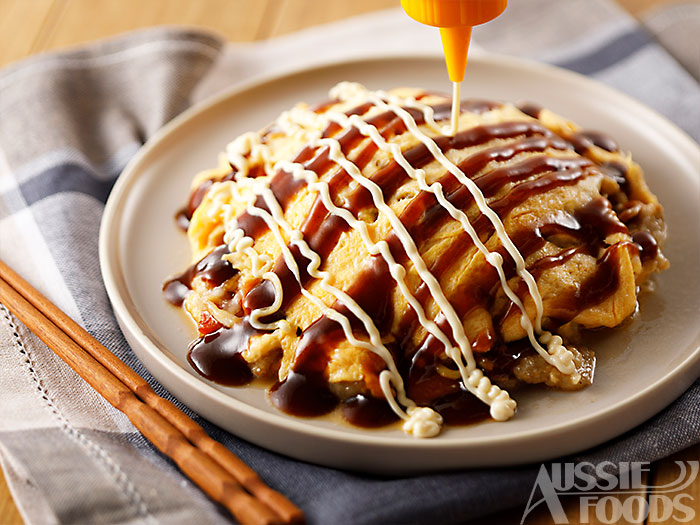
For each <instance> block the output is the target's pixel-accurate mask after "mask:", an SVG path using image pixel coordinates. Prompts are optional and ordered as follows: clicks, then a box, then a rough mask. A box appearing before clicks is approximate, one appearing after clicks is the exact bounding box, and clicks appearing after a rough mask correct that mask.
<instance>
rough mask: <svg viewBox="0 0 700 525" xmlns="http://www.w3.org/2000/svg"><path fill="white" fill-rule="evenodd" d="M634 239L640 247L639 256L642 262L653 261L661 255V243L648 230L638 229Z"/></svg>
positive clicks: (633, 236) (633, 235)
mask: <svg viewBox="0 0 700 525" xmlns="http://www.w3.org/2000/svg"><path fill="white" fill-rule="evenodd" d="M632 240H633V241H634V243H635V244H636V245H637V246H638V248H639V257H640V258H641V259H642V263H645V262H647V261H653V260H654V259H656V257H657V256H658V255H659V243H658V242H656V239H655V238H654V236H653V235H652V234H651V233H649V232H646V231H638V232H635V233H634V234H632Z"/></svg>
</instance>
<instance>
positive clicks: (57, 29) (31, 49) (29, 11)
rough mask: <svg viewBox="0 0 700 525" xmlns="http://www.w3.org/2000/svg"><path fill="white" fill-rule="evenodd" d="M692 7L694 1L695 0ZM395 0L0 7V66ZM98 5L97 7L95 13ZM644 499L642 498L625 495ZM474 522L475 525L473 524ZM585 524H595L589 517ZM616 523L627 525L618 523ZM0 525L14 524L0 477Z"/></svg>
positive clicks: (337, 13)
mask: <svg viewBox="0 0 700 525" xmlns="http://www.w3.org/2000/svg"><path fill="white" fill-rule="evenodd" d="M677 1H678V0H619V2H620V3H621V4H622V5H623V6H624V7H625V8H626V9H628V10H629V11H630V12H631V13H632V14H634V15H635V16H640V15H643V14H644V12H645V11H646V10H648V9H651V8H654V7H656V6H659V5H662V4H671V3H674V2H677ZM698 1H700V0H698ZM398 3H399V1H398V0H352V1H347V0H100V1H99V2H96V1H95V0H0V35H2V36H1V37H0V38H1V45H0V67H1V66H4V65H5V64H8V63H10V62H12V61H15V60H18V59H21V58H23V57H26V56H28V55H31V54H34V53H40V52H42V51H48V50H54V49H61V48H65V47H67V46H71V45H75V44H80V43H83V42H88V41H90V40H94V39H96V38H103V37H107V36H110V35H114V34H116V33H120V32H123V31H128V30H131V29H136V28H140V27H146V26H152V25H158V24H186V25H194V26H201V27H206V28H209V29H213V30H215V31H218V32H220V33H221V34H223V35H226V37H227V38H228V39H229V40H231V41H236V42H240V41H251V40H261V39H265V38H270V37H273V36H278V35H281V34H284V33H289V32H292V31H296V30H298V29H302V28H304V27H308V26H312V25H316V24H322V23H324V22H330V21H333V20H338V19H341V18H345V17H348V16H352V15H356V14H360V13H365V12H368V11H374V10H377V9H383V8H387V7H394V6H396V5H398ZM98 5H99V8H98ZM698 459H700V445H698V446H694V447H691V448H689V449H687V450H685V451H682V452H680V453H679V454H677V455H675V456H673V457H671V458H667V459H665V460H662V461H658V462H656V463H654V464H652V465H651V472H650V473H649V474H648V475H647V476H646V477H647V483H648V484H649V485H663V484H664V483H668V482H671V481H673V480H674V479H675V478H676V476H677V475H678V468H677V466H676V465H675V463H674V460H698ZM685 492H686V493H687V494H689V495H690V496H691V497H692V498H693V500H692V501H690V502H689V501H686V504H688V505H689V506H690V507H691V508H694V509H695V512H696V514H697V517H696V520H698V521H696V522H695V523H700V512H699V511H700V505H699V503H698V501H699V500H700V476H699V477H698V479H696V480H695V483H694V484H693V485H691V486H690V487H688V488H687V489H685ZM639 495H641V496H643V497H645V498H649V496H650V495H651V494H649V493H647V491H642V492H641V493H640V492H636V493H635V492H631V493H629V495H626V496H623V497H622V498H621V500H622V501H624V499H626V498H629V497H633V496H639ZM544 507H545V506H544V505H541V506H540V509H539V512H538V510H536V511H534V512H533V513H532V514H531V515H530V516H528V519H527V520H526V523H528V524H545V523H551V522H552V519H551V517H550V515H549V513H548V511H547V509H546V508H544ZM564 510H565V511H566V514H567V516H568V518H569V522H570V523H572V524H573V523H578V522H579V521H578V520H579V516H580V515H579V501H578V498H575V497H569V498H568V499H564ZM522 512H523V509H515V510H513V511H512V512H505V513H502V514H500V515H498V516H494V517H490V518H489V519H488V520H484V521H483V523H484V524H486V523H520V519H521V516H522ZM479 523H481V522H479ZM588 523H599V522H598V521H596V518H595V515H593V516H591V521H589V522H588ZM621 523H627V522H625V521H623V522H621ZM0 524H1V525H18V524H19V525H21V524H22V519H21V517H20V516H19V513H18V512H17V509H16V507H15V505H14V502H13V500H12V497H11V495H10V493H9V491H8V488H7V485H6V483H5V479H4V477H3V475H2V472H0Z"/></svg>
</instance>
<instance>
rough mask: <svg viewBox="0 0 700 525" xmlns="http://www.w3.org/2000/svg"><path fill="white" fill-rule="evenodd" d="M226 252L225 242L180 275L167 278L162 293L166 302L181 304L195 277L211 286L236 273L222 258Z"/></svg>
mask: <svg viewBox="0 0 700 525" xmlns="http://www.w3.org/2000/svg"><path fill="white" fill-rule="evenodd" d="M227 253H229V251H228V246H226V245H225V244H222V245H221V246H217V247H216V248H214V249H213V250H212V251H211V252H209V254H207V255H206V256H205V257H203V258H202V259H201V260H200V261H199V262H197V263H195V264H193V265H192V266H190V267H189V268H187V270H185V271H184V272H182V273H181V274H180V275H178V276H176V277H173V278H172V279H168V280H167V281H166V282H165V284H163V295H164V296H165V298H166V299H167V300H168V302H170V303H171V304H174V305H175V306H182V302H183V301H184V300H185V297H186V296H187V294H188V293H189V292H190V290H191V289H192V281H193V280H194V278H195V277H201V278H202V279H204V280H205V281H207V282H208V283H210V284H211V285H212V287H217V286H220V285H221V284H223V283H224V282H226V281H228V280H229V279H230V278H231V277H233V276H234V275H236V274H237V273H238V270H236V269H235V268H234V267H233V266H231V263H229V262H228V261H226V260H224V259H222V257H223V256H224V255H225V254H227Z"/></svg>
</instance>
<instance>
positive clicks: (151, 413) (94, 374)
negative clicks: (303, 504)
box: [0, 261, 304, 524]
mask: <svg viewBox="0 0 700 525" xmlns="http://www.w3.org/2000/svg"><path fill="white" fill-rule="evenodd" d="M0 302H1V303H2V304H4V305H5V306H6V307H7V309H8V310H10V311H11V312H12V313H13V314H14V315H15V316H16V317H17V318H18V319H19V320H20V321H22V322H23V323H24V324H25V325H26V326H27V328H29V329H30V330H31V331H32V332H34V333H35V334H36V335H37V336H38V337H39V339H41V340H42V341H43V342H44V343H46V345H47V346H48V347H49V348H51V350H53V351H54V352H55V353H56V354H57V355H58V356H59V357H60V358H61V359H62V360H63V361H65V362H66V364H68V366H70V367H71V368H72V369H73V370H75V371H76V372H77V373H78V375H80V377H82V378H83V379H84V380H85V381H86V382H87V383H88V384H89V385H90V386H91V387H92V388H94V389H95V390H96V391H97V392H98V393H99V394H100V395H102V396H103V397H104V398H105V399H106V400H107V401H108V402H109V403H110V404H111V405H112V406H114V407H115V408H116V409H118V410H121V411H122V412H124V414H126V416H127V417H128V418H129V419H130V420H131V422H132V423H133V424H134V426H135V427H136V428H137V429H138V430H139V431H140V432H141V433H142V434H143V435H144V436H145V437H146V439H148V440H149V441H150V442H151V443H153V444H154V445H155V446H156V447H157V448H158V449H159V450H160V451H161V452H163V453H164V454H165V455H167V456H168V457H170V458H171V459H172V460H173V461H175V463H176V464H177V466H178V467H180V469H181V470H182V471H183V472H184V473H185V474H186V475H187V477H189V478H190V479H191V480H192V481H193V482H194V483H196V484H197V485H198V486H199V487H200V488H201V489H202V490H203V491H204V492H205V493H206V494H207V495H208V496H209V497H210V498H212V499H213V500H215V501H217V502H219V503H221V504H222V505H224V506H225V507H226V508H227V509H228V510H229V511H230V512H231V514H233V515H234V516H235V517H236V519H237V520H238V521H239V522H241V523H243V524H273V523H300V522H303V520H304V514H303V512H302V511H301V509H299V508H298V507H297V506H295V505H294V504H293V503H292V502H291V501H289V500H288V499H287V498H285V497H284V496H283V495H282V494H280V493H279V492H276V491H274V490H272V489H271V488H270V487H268V486H267V485H265V484H264V483H263V481H262V480H261V479H260V478H259V477H258V475H257V474H256V473H255V471H254V470H253V469H251V468H250V467H249V466H248V465H246V464H245V463H244V462H243V461H241V460H240V459H239V458H238V457H236V456H235V455H234V454H233V453H232V452H231V451H230V450H228V449H227V448H226V447H224V446H223V445H222V444H221V443H219V442H217V441H214V440H213V439H211V438H210V437H209V436H208V435H207V433H206V432H205V431H204V429H203V428H202V427H200V426H199V425H198V424H197V423H195V422H194V421H193V420H192V419H190V418H189V417H187V416H186V415H185V414H184V413H183V412H182V411H181V410H180V409H178V408H177V407H176V406H175V405H174V404H172V403H171V402H170V401H168V400H166V399H163V398H162V397H160V396H159V395H158V394H156V393H155V392H154V391H153V389H152V388H151V387H150V385H149V384H148V383H147V382H146V381H145V380H144V379H143V378H142V377H141V376H139V375H138V374H137V373H136V372H134V371H133V370H132V369H131V368H129V367H128V366H127V365H126V364H124V363H123V362H122V361H121V360H120V359H119V358H117V357H116V356H115V355H114V354H113V353H112V352H110V351H109V350H108V349H107V348H105V347H104V346H102V345H101V344H100V343H99V341H97V340H96V339H95V338H93V337H92V336H91V335H90V334H88V333H87V332H86V331H85V330H84V329H83V328H82V327H81V326H80V325H78V324H77V323H76V322H75V321H73V320H72V319H71V318H70V317H68V316H67V315H66V314H65V313H64V312H62V311H61V310H60V309H59V308H58V307H57V306H56V305H54V304H53V303H52V302H50V301H49V300H48V299H47V298H46V297H44V296H43V295H42V294H41V293H39V292H38V291H37V290H36V289H35V288H33V287H32V286H31V285H30V284H29V283H27V282H26V281H25V280H24V279H22V278H21V277H20V276H19V275H17V274H16V273H15V272H14V271H13V270H12V269H10V268H9V267H8V266H7V265H6V264H5V263H3V262H2V261H0Z"/></svg>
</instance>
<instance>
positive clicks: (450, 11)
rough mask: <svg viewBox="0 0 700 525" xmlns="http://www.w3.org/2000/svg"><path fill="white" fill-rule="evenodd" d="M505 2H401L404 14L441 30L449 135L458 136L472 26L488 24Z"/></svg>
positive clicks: (497, 14)
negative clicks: (447, 81)
mask: <svg viewBox="0 0 700 525" xmlns="http://www.w3.org/2000/svg"><path fill="white" fill-rule="evenodd" d="M507 5H508V0H401V6H402V7H403V9H404V11H406V14H407V15H408V16H410V17H411V18H413V19H414V20H417V21H418V22H420V23H422V24H426V25H429V26H434V27H439V28H440V38H441V39H442V49H443V51H444V53H445V63H446V64H447V73H448V75H449V77H450V80H451V81H452V119H451V134H452V135H454V134H456V133H457V128H458V124H459V113H460V108H459V106H460V99H459V93H460V84H461V82H462V81H463V80H464V72H465V70H466V68H467V55H468V53H469V43H470V41H471V35H472V27H474V26H477V25H480V24H485V23H486V22H490V21H491V20H493V19H494V18H496V17H497V16H499V15H500V14H501V13H502V12H503V11H504V10H505V9H506V7H507Z"/></svg>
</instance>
